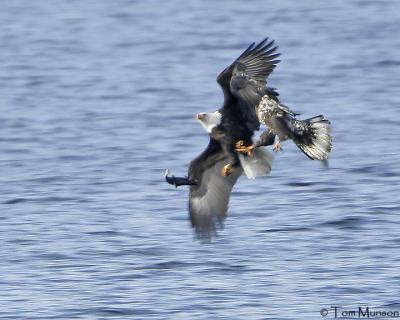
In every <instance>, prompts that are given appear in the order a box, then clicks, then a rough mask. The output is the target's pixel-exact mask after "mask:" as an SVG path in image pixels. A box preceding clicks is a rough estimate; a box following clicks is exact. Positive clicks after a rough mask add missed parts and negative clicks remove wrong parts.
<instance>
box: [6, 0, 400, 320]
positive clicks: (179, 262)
mask: <svg viewBox="0 0 400 320" xmlns="http://www.w3.org/2000/svg"><path fill="white" fill-rule="evenodd" d="M0 7H1V10H0V43H1V48H0V108H1V109H0V110H1V113H0V126H1V136H0V148H1V152H0V161H1V162H0V165H1V175H0V179H1V184H0V188H1V193H0V208H1V214H0V243H1V251H0V284H1V291H0V317H1V318H2V319H321V315H320V313H319V312H320V309H321V308H328V309H329V308H330V306H332V305H338V306H343V307H348V308H351V307H353V308H356V307H358V306H359V305H368V306H370V307H377V308H378V307H379V308H395V309H396V308H397V309H400V301H399V298H398V297H399V287H400V276H399V263H400V260H399V248H400V235H399V228H400V217H399V211H400V204H399V196H400V192H399V186H400V164H399V160H400V157H399V154H400V143H399V135H400V129H399V128H400V120H399V119H400V117H399V107H400V94H399V83H400V56H399V52H400V37H399V32H398V29H399V28H398V27H399V24H400V4H399V2H397V1H394V0H393V1H351V2H350V1H345V0H340V1H331V2H326V1H304V2H301V1H279V2H278V1H276V2H274V3H273V4H272V2H271V3H270V2H268V3H267V2H265V1H252V2H246V1H218V2H216V1H215V2H214V1H202V2H200V1H192V2H189V1H187V2H183V1H168V2H167V1H165V2H156V1H141V2H138V1H123V0H118V1H50V0H47V1H46V0H41V1H4V2H2V3H1V5H0ZM265 36H270V37H272V38H273V39H276V40H277V43H278V44H279V45H280V51H281V52H282V62H281V63H280V64H279V66H278V67H277V68H276V69H275V71H274V73H273V74H272V76H271V77H270V82H269V84H270V85H271V86H273V87H277V88H278V91H279V92H280V95H281V99H282V101H283V102H284V103H285V104H287V105H289V106H291V107H292V108H293V109H294V110H296V111H299V112H301V113H302V116H304V117H307V116H312V115H315V114H319V113H323V114H324V115H325V116H326V117H328V118H329V119H330V120H331V121H332V123H333V130H334V139H335V140H334V150H333V153H332V158H331V161H330V168H329V169H328V170H326V169H325V168H324V167H323V166H321V165H319V164H318V163H316V162H312V161H309V160H308V159H307V158H306V157H305V156H304V155H302V154H301V153H300V152H299V151H298V150H297V149H296V147H295V146H294V145H293V144H291V143H290V142H287V143H285V144H284V151H283V152H281V153H280V154H278V155H277V157H276V161H275V165H274V168H273V171H272V174H271V176H269V177H265V178H262V179H257V180H255V181H250V180H247V179H246V178H245V177H242V179H241V180H240V181H239V183H238V184H237V186H236V187H235V189H234V192H233V195H232V199H231V206H230V213H229V217H228V219H227V221H226V224H225V228H224V230H222V231H221V232H220V236H219V238H217V239H216V240H214V241H213V242H211V243H201V242H200V241H197V240H196V239H195V238H194V237H193V233H192V230H191V228H190V225H189V222H188V219H187V190H185V189H177V190H176V189H174V188H172V187H171V186H169V185H167V184H166V183H165V182H164V181H163V173H164V169H165V168H167V167H169V168H171V169H172V171H173V172H174V173H175V174H184V173H185V171H186V168H187V164H188V163H189V161H190V160H191V159H192V158H193V157H195V156H196V155H197V154H199V153H200V152H201V151H202V150H203V149H204V147H205V146H206V144H207V140H208V137H207V135H206V133H205V132H204V131H203V129H202V128H201V127H200V126H199V124H198V123H196V121H195V120H194V114H196V113H197V112H200V111H205V112H209V111H214V110H215V109H216V108H218V107H219V106H220V105H221V103H222V93H221V91H220V88H219V87H218V85H217V83H216V82H215V78H216V76H217V74H218V73H219V72H220V71H221V70H222V69H224V68H225V67H226V66H227V65H228V64H229V63H230V62H231V61H232V60H233V59H234V58H236V57H237V56H238V55H239V54H240V52H241V51H242V50H243V49H244V48H245V47H246V46H247V45H248V44H249V43H250V42H252V41H258V40H260V39H262V38H263V37H265ZM330 312H331V313H330V314H328V318H329V317H331V318H333V315H332V310H330Z"/></svg>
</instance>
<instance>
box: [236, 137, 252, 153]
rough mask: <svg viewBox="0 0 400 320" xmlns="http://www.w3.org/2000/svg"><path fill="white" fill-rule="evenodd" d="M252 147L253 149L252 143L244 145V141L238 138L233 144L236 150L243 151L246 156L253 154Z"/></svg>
mask: <svg viewBox="0 0 400 320" xmlns="http://www.w3.org/2000/svg"><path fill="white" fill-rule="evenodd" d="M253 149H254V145H251V146H248V147H246V146H245V145H244V141H243V140H239V141H238V142H236V144H235V150H236V151H238V152H241V153H245V154H247V155H248V156H252V155H253Z"/></svg>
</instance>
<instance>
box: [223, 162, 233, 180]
mask: <svg viewBox="0 0 400 320" xmlns="http://www.w3.org/2000/svg"><path fill="white" fill-rule="evenodd" d="M233 170H234V168H233V166H232V164H231V163H228V164H227V165H225V166H224V167H223V168H222V171H221V176H223V177H227V176H229V175H230V174H232V172H233Z"/></svg>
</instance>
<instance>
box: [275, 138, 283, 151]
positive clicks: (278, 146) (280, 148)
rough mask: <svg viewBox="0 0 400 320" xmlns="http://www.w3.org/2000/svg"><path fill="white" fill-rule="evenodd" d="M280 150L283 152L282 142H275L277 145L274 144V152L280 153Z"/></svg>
mask: <svg viewBox="0 0 400 320" xmlns="http://www.w3.org/2000/svg"><path fill="white" fill-rule="evenodd" d="M280 150H282V146H281V142H280V141H279V139H278V141H277V142H275V144H274V151H275V152H279V151H280Z"/></svg>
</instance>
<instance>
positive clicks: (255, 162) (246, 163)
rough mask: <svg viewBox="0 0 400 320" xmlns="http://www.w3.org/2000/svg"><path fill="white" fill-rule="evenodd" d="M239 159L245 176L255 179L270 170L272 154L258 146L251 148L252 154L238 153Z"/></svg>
mask: <svg viewBox="0 0 400 320" xmlns="http://www.w3.org/2000/svg"><path fill="white" fill-rule="evenodd" d="M239 160H240V164H241V165H242V168H243V171H244V173H245V174H246V176H247V178H249V179H255V178H256V177H260V176H266V175H268V174H269V173H270V172H271V169H272V162H273V160H274V156H273V154H272V153H271V152H269V151H268V150H266V149H265V148H263V147H259V148H256V149H254V150H253V155H252V156H245V155H243V154H239Z"/></svg>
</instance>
